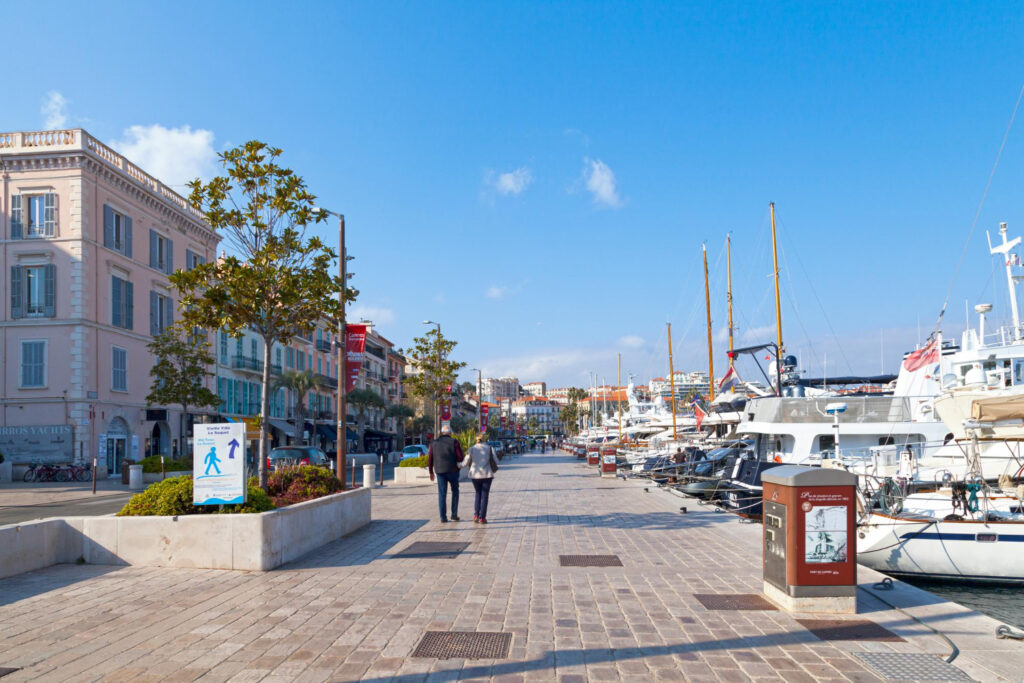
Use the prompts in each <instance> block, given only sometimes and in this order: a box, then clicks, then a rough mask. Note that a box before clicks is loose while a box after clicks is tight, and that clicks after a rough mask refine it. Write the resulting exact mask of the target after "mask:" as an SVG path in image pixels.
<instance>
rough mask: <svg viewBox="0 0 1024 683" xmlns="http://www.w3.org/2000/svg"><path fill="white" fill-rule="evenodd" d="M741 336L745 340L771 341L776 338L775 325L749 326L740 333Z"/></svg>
mask: <svg viewBox="0 0 1024 683" xmlns="http://www.w3.org/2000/svg"><path fill="white" fill-rule="evenodd" d="M734 334H735V333H734ZM740 338H741V339H742V340H743V341H744V342H762V343H767V342H770V341H772V340H773V339H775V326H774V325H762V326H761V327H749V328H747V329H745V330H743V331H742V332H741V333H740Z"/></svg>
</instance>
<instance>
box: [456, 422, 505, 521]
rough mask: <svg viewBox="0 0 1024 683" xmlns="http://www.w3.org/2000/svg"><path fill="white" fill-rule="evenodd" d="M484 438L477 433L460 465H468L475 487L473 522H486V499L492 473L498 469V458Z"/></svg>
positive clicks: (492, 477) (488, 493) (489, 490)
mask: <svg viewBox="0 0 1024 683" xmlns="http://www.w3.org/2000/svg"><path fill="white" fill-rule="evenodd" d="M486 438H487V437H486V435H484V434H478V435H477V437H476V444H475V445H474V446H473V447H472V448H470V449H469V451H468V452H467V453H466V457H465V458H463V459H462V467H469V478H470V479H472V480H473V488H474V489H476V502H474V503H473V522H474V523H476V524H487V499H488V498H489V497H490V494H491V482H492V481H494V473H495V472H497V471H498V458H497V457H495V454H494V449H493V448H492V447H491V446H490V445H489V444H488V443H487V442H486Z"/></svg>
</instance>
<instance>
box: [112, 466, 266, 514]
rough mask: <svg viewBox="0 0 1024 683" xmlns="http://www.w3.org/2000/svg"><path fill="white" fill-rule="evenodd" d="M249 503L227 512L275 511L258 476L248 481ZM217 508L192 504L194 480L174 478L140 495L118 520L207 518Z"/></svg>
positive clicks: (129, 502) (155, 485) (185, 477)
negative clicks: (160, 517) (122, 518)
mask: <svg viewBox="0 0 1024 683" xmlns="http://www.w3.org/2000/svg"><path fill="white" fill-rule="evenodd" d="M248 487H249V502H247V503H245V504H244V505H225V506H224V512H225V513H229V514H230V513H239V512H266V511H267V510H273V509H274V501H272V500H271V499H270V496H268V495H267V494H266V492H264V491H263V489H261V488H260V487H259V482H258V481H257V479H256V477H250V478H249V481H248ZM218 512H220V509H219V508H218V506H216V505H193V504H192V477H189V476H183V477H171V478H170V479H165V480H163V481H161V482H157V483H155V484H153V485H151V486H150V487H149V488H147V489H146V490H145V491H143V492H142V493H137V494H135V495H134V496H132V497H131V500H129V501H128V503H127V504H126V505H125V506H124V507H123V508H121V511H120V512H118V513H117V516H118V517H139V516H148V515H204V514H216V513H218Z"/></svg>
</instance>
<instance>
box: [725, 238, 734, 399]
mask: <svg viewBox="0 0 1024 683" xmlns="http://www.w3.org/2000/svg"><path fill="white" fill-rule="evenodd" d="M725 267H726V271H725V272H726V278H727V280H728V284H729V287H728V294H727V295H726V299H727V300H728V302H729V369H730V370H731V369H732V367H733V363H734V359H733V357H732V236H729V235H727V236H726V238H725ZM729 391H730V393H732V392H734V391H735V390H734V389H733V388H732V387H730V389H729Z"/></svg>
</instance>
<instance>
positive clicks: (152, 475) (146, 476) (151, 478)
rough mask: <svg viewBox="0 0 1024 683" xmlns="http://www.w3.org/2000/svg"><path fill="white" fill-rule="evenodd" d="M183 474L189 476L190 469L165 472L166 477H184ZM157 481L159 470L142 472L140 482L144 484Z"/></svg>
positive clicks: (190, 474)
mask: <svg viewBox="0 0 1024 683" xmlns="http://www.w3.org/2000/svg"><path fill="white" fill-rule="evenodd" d="M184 476H189V477H191V476H192V470H185V471H182V472H178V471H174V472H168V473H167V478H168V479H170V478H171V477H184ZM158 481H160V473H159V472H143V473H142V482H143V483H144V484H152V483H154V482H158Z"/></svg>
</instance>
